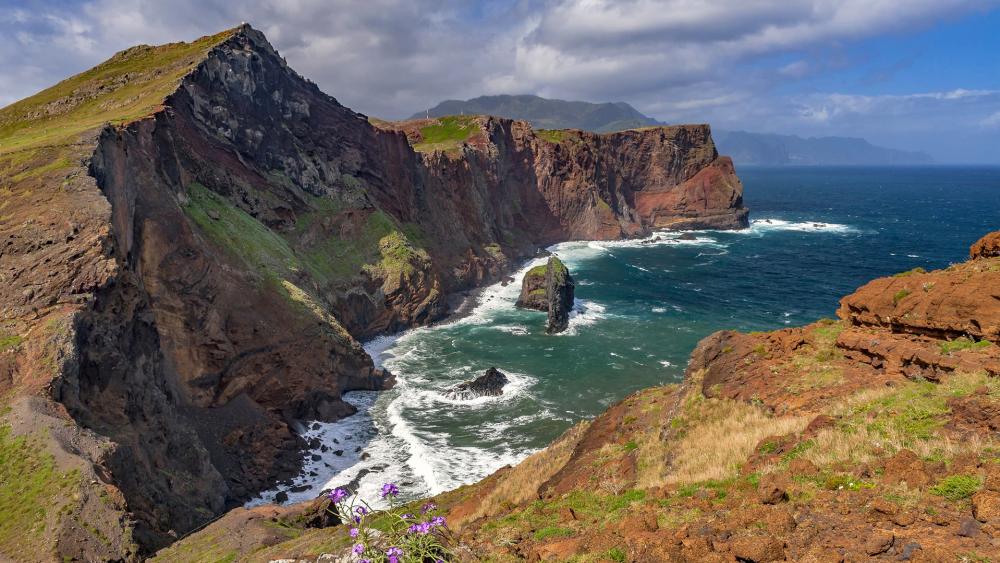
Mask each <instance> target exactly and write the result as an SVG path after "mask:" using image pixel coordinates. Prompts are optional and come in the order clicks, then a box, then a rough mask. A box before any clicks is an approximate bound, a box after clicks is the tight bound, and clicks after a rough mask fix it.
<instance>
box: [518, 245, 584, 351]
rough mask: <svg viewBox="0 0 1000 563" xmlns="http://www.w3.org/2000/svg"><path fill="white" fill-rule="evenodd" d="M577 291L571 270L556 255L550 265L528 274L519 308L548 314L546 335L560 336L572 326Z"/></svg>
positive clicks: (529, 271) (523, 283) (523, 284)
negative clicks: (570, 318) (570, 324)
mask: <svg viewBox="0 0 1000 563" xmlns="http://www.w3.org/2000/svg"><path fill="white" fill-rule="evenodd" d="M575 288H576V285H575V284H574V282H573V276H571V275H570V273H569V269H568V268H566V265H565V264H563V263H562V260H559V258H558V257H556V256H552V257H550V258H549V261H548V262H547V263H546V264H544V265H542V266H536V267H534V268H532V269H531V270H528V272H527V273H526V274H525V275H524V280H523V281H522V282H521V294H520V296H518V298H517V303H516V305H517V306H518V307H522V308H525V309H534V310H536V311H544V312H546V313H548V320H547V321H546V324H545V332H547V333H548V334H556V333H558V332H562V331H564V330H566V327H568V326H569V313H570V311H572V310H573V300H574V292H575Z"/></svg>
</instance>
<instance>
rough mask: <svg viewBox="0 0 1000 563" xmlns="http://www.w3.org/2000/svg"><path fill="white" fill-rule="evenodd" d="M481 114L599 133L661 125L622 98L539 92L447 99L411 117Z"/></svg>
mask: <svg viewBox="0 0 1000 563" xmlns="http://www.w3.org/2000/svg"><path fill="white" fill-rule="evenodd" d="M460 114H466V115H469V114H484V115H496V116H500V117H508V118H511V119H523V120H525V121H528V122H530V123H531V125H532V126H533V127H535V128H536V129H583V130H585V131H596V132H598V133H609V132H612V131H622V130H624V129H633V128H635V127H646V126H650V125H661V123H660V122H659V121H657V120H655V119H653V118H652V117H647V116H645V115H643V114H641V113H639V111H638V110H636V109H635V108H634V107H632V106H630V105H628V104H626V103H625V102H613V103H612V102H605V103H602V104H594V103H590V102H567V101H565V100H550V99H547V98H541V97H539V96H528V95H525V96H507V95H504V96H480V97H478V98H473V99H471V100H464V101H463V100H447V101H444V102H441V103H440V104H438V105H436V106H434V107H433V108H431V109H429V110H426V111H421V112H417V113H415V114H413V117H412V118H411V119H419V118H422V117H444V116H446V115H460Z"/></svg>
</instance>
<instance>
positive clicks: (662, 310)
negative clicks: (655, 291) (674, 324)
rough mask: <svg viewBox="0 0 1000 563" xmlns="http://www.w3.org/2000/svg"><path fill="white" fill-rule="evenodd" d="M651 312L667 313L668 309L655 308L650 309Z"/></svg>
mask: <svg viewBox="0 0 1000 563" xmlns="http://www.w3.org/2000/svg"><path fill="white" fill-rule="evenodd" d="M650 311H652V312H654V313H666V312H667V309H666V307H653V308H652V309H650Z"/></svg>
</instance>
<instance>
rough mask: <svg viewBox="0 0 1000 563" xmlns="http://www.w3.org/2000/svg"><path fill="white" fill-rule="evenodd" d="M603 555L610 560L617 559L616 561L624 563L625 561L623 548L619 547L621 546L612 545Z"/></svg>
mask: <svg viewBox="0 0 1000 563" xmlns="http://www.w3.org/2000/svg"><path fill="white" fill-rule="evenodd" d="M604 555H605V557H607V558H608V559H610V560H612V561H617V562H618V563H625V561H626V555H625V551H624V550H623V549H621V548H618V547H612V548H611V549H609V550H608V552H607V553H605V554H604Z"/></svg>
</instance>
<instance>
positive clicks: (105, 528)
mask: <svg viewBox="0 0 1000 563" xmlns="http://www.w3.org/2000/svg"><path fill="white" fill-rule="evenodd" d="M0 170H2V171H3V173H2V174H0V194H2V196H3V198H2V200H0V241H2V242H0V280H2V281H3V284H4V290H3V291H2V292H0V310H2V311H3V315H2V322H0V376H2V377H0V392H2V395H3V397H4V406H5V410H4V415H3V420H2V423H0V446H2V452H3V455H4V458H5V460H6V461H5V463H4V464H3V470H4V471H7V474H5V478H4V479H0V519H2V520H3V522H4V523H3V526H0V558H3V559H13V560H31V561H39V560H43V561H50V560H51V561H55V560H81V561H119V560H124V561H132V560H137V559H140V558H143V557H145V556H147V555H149V554H150V553H152V552H153V551H155V550H157V549H159V548H161V547H164V546H166V545H169V544H170V543H172V542H173V541H175V540H176V538H178V537H180V536H183V535H184V534H186V533H188V532H190V531H192V530H195V529H197V528H199V527H200V526H202V525H204V524H205V523H207V522H209V521H211V520H212V519H214V518H216V517H218V516H219V515H221V514H223V513H225V512H226V511H227V510H229V509H231V508H233V507H234V506H239V505H240V504H242V503H243V502H245V501H246V500H248V499H249V498H251V497H253V496H254V495H255V494H257V493H258V492H259V491H261V490H263V489H265V488H269V487H270V486H272V485H273V484H274V483H275V481H277V480H279V479H282V478H286V477H289V476H291V475H294V474H296V473H297V472H298V471H299V470H300V468H301V465H302V456H301V451H302V450H303V448H304V446H305V444H304V443H303V440H302V438H301V437H300V436H299V434H298V433H297V432H296V431H295V428H297V427H298V425H299V424H301V423H302V422H303V421H312V420H321V421H332V420H337V419H339V418H342V417H344V416H346V415H349V414H351V413H352V412H354V409H353V407H352V406H351V405H349V404H348V403H346V402H344V401H343V400H342V398H341V396H342V394H343V393H344V392H346V391H350V390H358V389H366V390H378V389H384V388H386V387H388V386H391V385H392V384H393V377H392V374H390V373H387V372H386V371H384V370H382V369H378V368H375V367H374V365H373V363H372V360H371V358H370V357H369V356H368V355H367V353H366V352H365V351H364V349H363V348H362V347H361V345H360V344H359V339H362V338H368V337H371V336H372V335H375V334H380V333H384V332H394V331H398V330H401V329H404V328H407V327H412V326H418V325H422V324H426V323H429V322H432V321H434V320H436V319H440V318H441V317H442V316H443V315H445V314H446V313H447V312H448V309H449V302H450V297H452V296H454V295H455V294H457V293H458V292H461V291H463V290H466V289H469V288H472V287H475V286H477V285H481V284H483V283H487V282H492V281H496V280H498V279H500V278H501V277H502V276H503V275H505V274H506V273H508V272H509V271H510V270H511V269H512V268H513V267H514V266H515V265H517V264H519V263H520V262H521V261H522V260H524V259H525V258H527V257H530V256H533V255H534V254H535V253H536V251H537V250H538V248H539V247H540V246H545V245H548V244H551V243H553V242H556V241H561V240H570V239H617V238H621V237H627V236H633V235H642V234H645V233H648V232H649V231H650V230H651V229H654V228H671V227H672V228H696V227H705V226H712V227H718V228H740V227H743V226H746V224H747V210H746V209H745V208H744V207H743V206H742V186H741V184H740V182H739V179H738V178H737V176H736V174H735V170H734V168H733V166H732V162H731V161H730V160H729V159H727V158H726V157H723V156H720V155H719V154H718V152H717V151H716V149H715V146H714V144H713V142H712V139H711V135H710V132H709V129H708V127H707V126H704V125H692V126H676V127H664V128H653V129H644V130H641V131H626V132H621V133H615V134H607V135H598V134H594V133H586V132H580V131H560V132H556V133H552V132H547V133H536V132H535V131H534V130H533V129H532V128H531V127H530V126H529V125H528V124H527V123H525V122H521V121H511V120H509V119H500V118H491V117H472V116H469V117H466V118H462V119H458V120H456V119H433V120H425V121H420V122H405V123H381V122H380V123H377V125H373V124H372V123H370V122H369V120H368V119H367V118H365V116H363V115H360V114H358V113H355V112H353V111H351V110H350V109H348V108H346V107H344V106H342V105H340V104H339V103H338V102H337V101H336V100H335V99H334V98H332V97H330V96H328V95H326V94H324V93H323V92H321V91H320V90H319V89H318V88H317V87H316V86H315V84H313V83H312V82H309V81H308V80H306V79H304V78H302V77H301V76H299V75H298V74H297V73H295V72H294V71H293V70H292V69H290V68H289V67H288V66H287V64H286V62H285V61H284V59H283V58H282V57H281V56H280V55H279V54H278V53H277V52H276V51H275V50H274V49H273V47H271V45H270V44H269V43H268V42H267V40H266V38H265V37H264V36H263V35H262V34H261V33H260V32H259V31H256V30H254V29H253V28H251V27H250V26H248V25H242V26H240V27H238V28H235V29H232V30H229V31H226V32H223V33H220V34H218V35H214V36H211V37H205V38H202V39H199V40H197V41H195V42H192V43H176V44H171V45H165V46H160V47H148V46H141V47H135V48H132V49H129V50H126V51H123V52H122V53H119V54H118V55H115V56H114V57H113V58H112V59H110V60H109V61H107V62H106V63H104V64H102V65H99V66H98V67H96V68H95V69H93V70H90V71H87V72H84V73H82V74H80V75H77V76H75V77H72V78H69V79H67V80H66V81H64V82H61V83H60V84H58V85H56V86H54V87H52V88H50V89H48V90H46V91H44V92H41V93H39V94H37V95H35V96H33V97H31V98H28V99H26V100H23V101H21V102H18V103H16V104H13V105H11V106H8V107H7V108H4V109H2V110H0ZM26 475H30V477H29V478H25V476H26Z"/></svg>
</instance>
